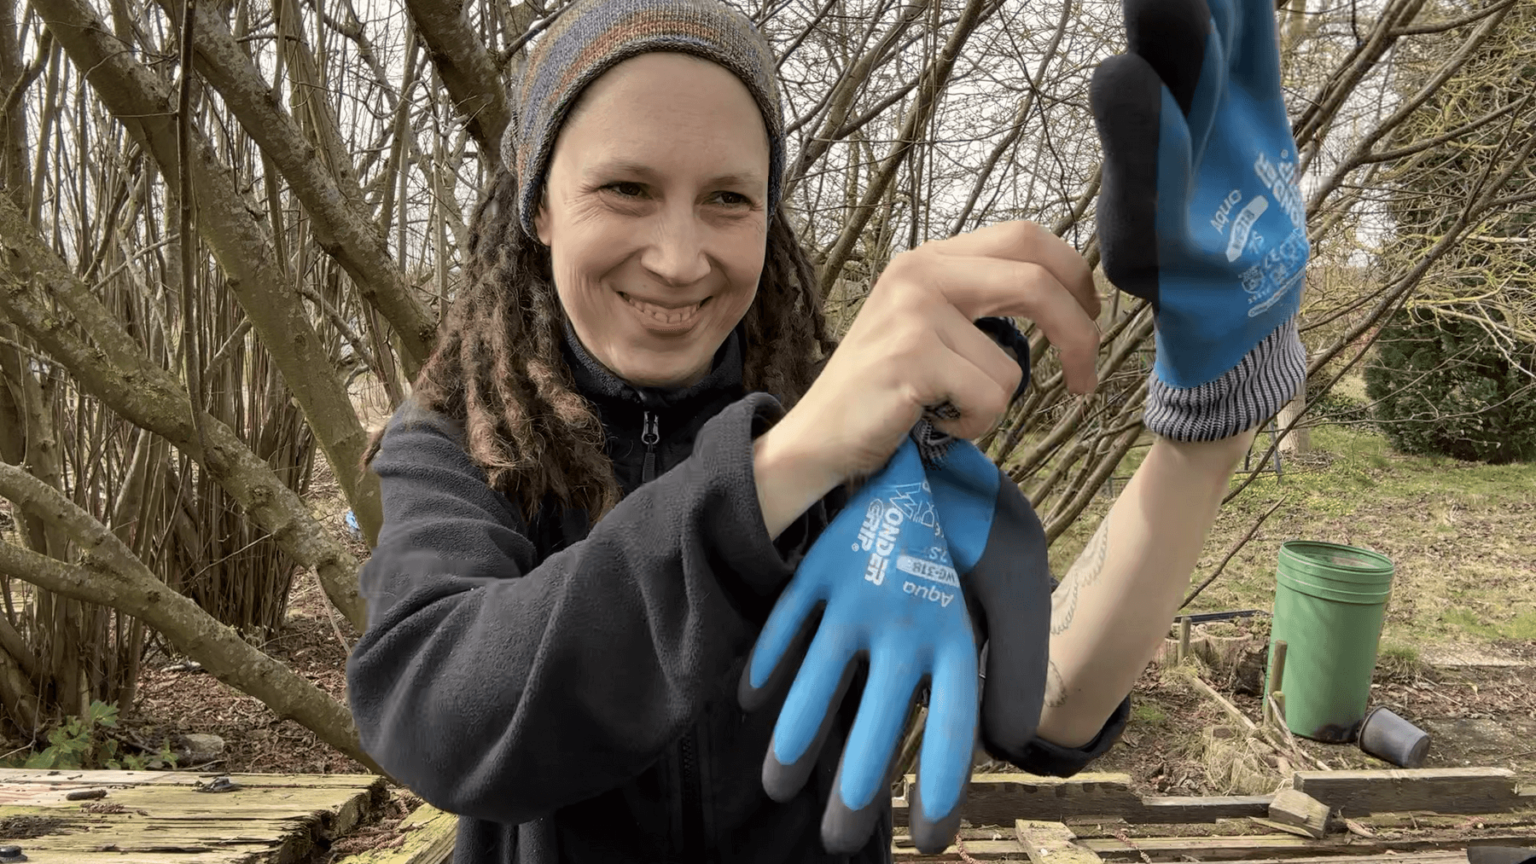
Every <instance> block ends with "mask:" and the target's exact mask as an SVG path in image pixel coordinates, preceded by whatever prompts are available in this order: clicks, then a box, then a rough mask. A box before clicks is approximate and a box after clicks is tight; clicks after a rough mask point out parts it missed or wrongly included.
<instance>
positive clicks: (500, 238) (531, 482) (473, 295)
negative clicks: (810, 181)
mask: <svg viewBox="0 0 1536 864" xmlns="http://www.w3.org/2000/svg"><path fill="white" fill-rule="evenodd" d="M517 208H518V184H517V179H516V177H515V175H514V174H513V172H512V171H511V169H509V168H506V167H503V168H500V169H499V170H498V173H497V174H496V177H495V179H494V181H493V182H492V184H491V189H490V191H489V193H488V194H487V195H486V196H485V198H484V199H483V200H482V201H481V203H480V205H479V207H478V208H477V209H476V211H475V215H474V218H473V220H472V222H471V226H470V233H469V248H468V250H467V251H468V260H467V262H466V265H465V287H464V289H463V293H462V294H461V295H460V296H459V297H458V298H456V300H455V301H454V303H453V307H452V309H451V310H450V311H449V313H448V315H447V317H446V319H445V320H444V322H443V324H442V325H441V326H440V328H439V331H438V338H437V344H436V346H435V347H434V348H433V350H432V354H431V356H430V357H429V358H428V359H427V362H426V364H425V365H424V366H423V367H422V369H421V371H420V373H419V374H418V375H417V377H416V381H415V384H414V388H413V394H412V399H413V400H415V401H416V403H417V404H418V405H420V406H421V407H423V408H427V409H431V410H434V411H437V412H439V413H442V414H445V415H447V416H449V417H452V418H453V419H455V420H457V421H459V422H460V423H462V424H463V428H464V432H465V446H466V449H467V450H468V452H469V456H470V458H471V459H472V460H473V461H474V462H475V463H476V464H478V465H479V466H480V467H481V468H483V469H484V470H485V472H486V476H487V480H488V482H489V484H490V486H491V487H492V488H495V489H497V490H499V491H501V492H502V493H503V494H505V495H506V496H507V497H508V499H510V500H511V501H513V502H516V504H517V505H518V506H520V507H521V509H522V511H523V514H524V517H525V518H528V519H532V518H533V515H534V514H535V513H537V512H538V510H539V507H540V505H541V504H542V503H543V502H544V500H545V499H546V498H547V497H549V496H551V495H552V496H554V497H555V498H556V499H557V500H559V501H560V502H562V503H563V504H565V505H566V506H574V507H580V508H582V509H584V510H586V512H587V513H589V514H591V518H592V519H593V521H596V520H597V519H599V518H601V516H602V515H603V514H605V513H607V512H608V511H609V510H610V509H612V508H613V506H614V505H615V504H617V503H618V501H619V497H620V494H621V493H620V490H619V485H618V480H617V479H616V478H615V476H614V472H613V463H612V462H611V461H610V460H609V458H608V456H607V454H606V453H605V452H604V449H603V444H604V436H603V428H602V424H601V423H600V422H599V420H598V418H597V414H596V413H595V411H594V410H593V408H592V405H591V403H589V402H588V401H587V399H586V398H585V397H583V396H582V395H581V394H580V393H579V392H578V391H577V390H576V387H575V381H574V379H573V377H572V375H571V372H570V370H569V369H568V368H567V366H566V363H565V360H564V358H563V357H562V356H561V353H560V346H561V341H562V340H563V339H564V338H565V310H564V309H563V308H562V307H561V305H560V299H559V296H558V295H557V294H556V293H555V286H554V279H553V276H552V274H551V265H550V254H549V250H548V249H547V248H546V247H545V246H544V245H543V244H541V243H539V242H538V241H537V240H535V239H534V238H532V237H529V236H528V234H527V232H525V231H524V230H523V228H522V225H521V220H520V219H519V216H518V209H517ZM742 327H743V330H744V334H743V335H744V337H745V338H744V339H743V344H742V349H743V362H744V365H745V370H744V371H745V376H744V377H745V382H744V383H745V385H746V388H747V390H748V391H749V392H751V391H758V390H763V391H768V392H770V393H774V394H775V395H777V396H778V398H779V399H780V401H781V402H783V404H784V406H785V407H786V408H788V407H790V406H792V405H793V404H794V403H795V402H796V401H798V400H799V399H800V397H801V396H802V395H804V394H805V391H806V390H808V389H809V388H810V386H811V382H812V381H813V380H814V379H815V377H816V373H817V372H818V371H819V369H820V366H821V362H822V361H823V360H824V359H825V358H826V357H827V356H829V355H830V354H831V352H832V349H833V348H834V347H835V343H833V341H832V340H831V338H830V337H829V336H828V334H827V329H826V320H825V318H824V317H823V315H822V308H821V297H820V296H819V292H818V290H817V285H816V274H815V270H814V268H813V267H812V266H811V263H810V260H809V259H808V258H807V257H806V254H805V251H804V249H802V248H801V246H800V242H799V239H798V238H797V237H796V236H795V233H794V231H793V229H792V228H791V227H790V225H789V223H788V221H787V220H786V219H785V217H784V214H783V211H782V208H778V207H776V208H774V212H773V213H772V214H771V215H770V217H769V222H768V248H767V255H766V258H765V260H764V265H763V274H762V278H761V281H760V282H759V285H758V292H757V297H756V298H755V299H754V300H753V302H752V305H751V306H750V307H749V308H748V310H747V313H746V316H745V317H744V318H743V320H742ZM382 437H383V432H382V430H380V431H379V432H376V433H374V435H373V438H372V440H371V441H370V443H369V446H368V448H367V452H366V453H365V454H364V456H363V462H364V465H365V466H366V465H367V464H369V463H371V462H372V460H373V457H374V455H375V454H376V453H377V452H378V448H379V441H380V439H381V438H382Z"/></svg>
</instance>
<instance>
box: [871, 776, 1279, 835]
mask: <svg viewBox="0 0 1536 864" xmlns="http://www.w3.org/2000/svg"><path fill="white" fill-rule="evenodd" d="M915 782H916V778H915V776H913V775H908V777H907V784H908V785H910V784H912V783H915ZM1269 801H1270V796H1268V795H1234V796H1224V797H1209V798H1177V797H1165V798H1143V797H1141V796H1140V795H1137V794H1136V793H1135V792H1132V791H1131V777H1130V775H1129V774H1109V773H1104V774H1097V773H1091V772H1085V773H1082V774H1078V775H1075V776H1073V777H1067V778H1061V777H1041V776H1037V775H1034V774H1003V773H999V774H979V775H976V776H974V777H972V778H971V785H970V788H969V790H968V791H967V792H966V799H965V811H964V812H965V818H966V821H968V822H970V823H971V824H972V825H1012V824H1014V820H1016V819H1031V820H1041V821H1048V822H1059V821H1061V820H1063V819H1083V818H1089V817H1106V818H1119V819H1124V820H1126V821H1127V822H1148V823H1158V824H1165V823H1173V822H1212V821H1215V820H1217V819H1242V818H1247V817H1249V816H1265V815H1267V814H1268V813H1269ZM891 809H892V818H893V819H894V821H895V824H897V825H899V826H904V825H906V824H907V799H906V797H905V796H904V795H903V796H901V797H897V798H894V799H892V802H891Z"/></svg>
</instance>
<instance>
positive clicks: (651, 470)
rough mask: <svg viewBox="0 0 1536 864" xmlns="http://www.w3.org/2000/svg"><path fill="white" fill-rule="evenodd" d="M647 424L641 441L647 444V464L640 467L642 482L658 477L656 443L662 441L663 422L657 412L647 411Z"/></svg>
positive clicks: (641, 433)
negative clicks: (658, 419) (658, 417)
mask: <svg viewBox="0 0 1536 864" xmlns="http://www.w3.org/2000/svg"><path fill="white" fill-rule="evenodd" d="M644 423H645V425H644V428H643V429H642V430H641V432H640V443H642V444H644V445H645V466H644V467H643V468H641V469H640V482H641V483H649V482H651V481H652V480H655V479H656V444H657V443H658V442H660V441H661V424H660V422H659V421H657V419H656V415H655V413H653V412H651V411H647V412H645V421H644Z"/></svg>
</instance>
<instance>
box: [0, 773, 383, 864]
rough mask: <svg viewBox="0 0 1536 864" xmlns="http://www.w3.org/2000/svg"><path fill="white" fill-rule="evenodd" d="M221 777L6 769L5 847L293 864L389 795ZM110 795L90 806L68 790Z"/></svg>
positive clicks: (50, 863) (139, 859)
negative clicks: (216, 782) (214, 784)
mask: <svg viewBox="0 0 1536 864" xmlns="http://www.w3.org/2000/svg"><path fill="white" fill-rule="evenodd" d="M218 776H221V775H217V774H202V773H195V772H187V771H31V770H20V769H0V844H9V845H19V846H21V847H22V851H23V853H24V854H26V856H27V859H28V862H29V864H91V862H94V861H102V862H105V861H109V860H110V861H113V862H123V864H149V862H155V864H297V862H303V861H307V860H309V859H310V858H311V857H312V853H313V852H315V851H316V850H317V848H319V844H320V841H321V840H323V839H329V838H334V837H338V836H341V835H343V834H345V833H346V832H348V831H350V830H351V829H352V828H353V827H354V826H355V825H357V824H358V823H360V822H362V821H364V820H367V819H369V818H370V817H371V816H372V815H373V812H374V810H375V808H377V807H378V806H379V805H381V804H382V803H383V801H384V800H385V798H386V796H387V792H386V790H385V781H384V778H382V777H378V776H375V775H371V774H351V775H347V774H340V775H310V774H298V775H289V774H231V775H226V776H228V777H229V779H230V780H231V781H233V782H234V783H237V784H239V786H240V788H238V789H236V790H234V791H230V792H201V791H198V787H199V786H203V785H207V784H209V783H210V782H211V781H212V780H213V779H214V778H215V777H218ZM81 790H104V791H105V793H106V794H105V795H104V796H102V797H98V798H94V799H91V800H76V801H71V800H69V797H68V796H69V793H71V792H78V791H81Z"/></svg>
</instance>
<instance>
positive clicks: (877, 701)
mask: <svg viewBox="0 0 1536 864" xmlns="http://www.w3.org/2000/svg"><path fill="white" fill-rule="evenodd" d="M818 606H823V610H822V615H821V619H820V622H819V624H817V626H816V635H815V638H814V639H813V640H812V642H811V645H810V648H809V649H808V651H807V652H806V655H805V659H804V660H803V661H802V662H801V663H800V666H799V669H798V670H797V672H796V677H795V681H794V684H793V685H792V686H791V687H790V691H789V695H788V696H787V697H786V699H785V701H784V706H783V708H782V709H781V710H780V714H779V719H778V723H777V725H776V726H775V727H774V733H773V740H772V742H771V743H770V744H769V748H768V754H767V757H766V758H765V759H764V763H763V787H764V789H765V790H766V791H767V793H768V795H769V797H771V798H773V799H774V800H776V801H785V800H788V799H789V798H790V797H792V796H793V795H794V794H795V793H796V792H798V791H799V789H800V788H801V786H803V785H804V784H805V781H806V778H807V777H808V776H809V774H810V772H811V769H812V767H813V766H814V765H815V763H816V759H817V756H818V754H819V752H820V750H821V746H822V743H823V742H824V741H825V739H826V736H827V733H828V732H829V731H830V729H831V724H832V718H833V717H834V716H835V712H836V706H837V705H839V704H840V703H841V702H842V699H843V695H844V693H845V692H846V691H847V689H848V686H849V684H850V682H851V681H852V678H853V674H854V671H855V669H856V668H857V667H856V663H855V661H856V659H858V658H860V657H863V658H865V659H866V660H867V662H868V669H869V675H868V679H867V681H866V683H865V685H864V693H863V697H862V699H861V701H860V702H859V710H858V715H857V717H856V719H855V720H854V724H853V729H852V730H851V731H850V732H849V735H848V741H847V744H846V746H845V748H844V750H843V756H842V760H841V761H840V762H839V764H838V770H837V777H836V779H835V780H834V781H833V794H832V798H831V800H830V801H829V802H828V804H827V809H826V811H825V813H824V814H823V816H822V825H821V831H822V843H823V845H825V846H826V848H827V850H828V851H829V852H834V853H844V854H847V853H852V852H855V851H857V850H858V849H859V848H861V847H862V846H864V844H865V843H867V842H868V841H869V837H870V834H871V832H872V831H873V830H874V824H875V820H876V818H878V817H879V816H880V814H881V812H882V808H883V807H884V806H886V805H887V804H888V803H889V797H888V796H889V794H890V793H889V788H890V782H891V779H892V777H891V772H892V770H893V767H894V766H893V762H894V761H895V757H896V753H897V749H898V747H899V744H900V737H901V732H902V726H903V725H904V723H905V722H906V718H907V716H908V714H909V711H910V707H911V704H912V701H913V699H914V697H915V696H916V693H917V690H918V687H919V685H921V684H922V682H923V681H924V680H925V679H927V680H928V681H929V685H930V697H929V702H928V715H927V720H926V725H925V726H924V732H923V745H922V750H921V753H920V756H919V759H920V767H919V771H918V786H919V787H920V790H921V793H920V800H919V799H914V801H913V803H912V805H911V809H910V811H909V812H910V822H911V830H912V837H913V840H914V841H915V842H916V844H917V846H918V848H919V849H921V850H923V851H924V852H928V853H933V852H937V851H941V850H942V849H943V848H944V847H945V846H946V845H948V844H949V842H950V840H951V839H952V838H953V837H954V835H955V829H956V828H957V827H958V826H959V821H960V804H961V802H962V800H963V798H964V795H965V784H966V780H967V779H968V778H969V776H970V769H971V763H972V754H973V752H974V747H975V740H976V714H977V689H978V681H977V661H976V640H975V637H974V636H973V634H972V631H971V623H970V616H969V614H967V611H966V602H965V599H964V597H963V596H962V594H961V590H960V580H959V577H958V574H957V573H956V572H955V568H954V565H953V562H952V561H951V559H950V554H949V548H948V545H947V544H946V543H945V541H944V537H943V536H942V533H941V531H940V529H939V522H938V515H937V511H936V509H935V507H934V501H933V497H932V494H931V492H930V489H929V485H928V482H927V479H926V477H925V476H924V473H923V464H922V461H921V460H920V458H919V455H918V450H917V444H916V443H915V442H914V441H913V439H912V438H911V437H910V436H909V437H907V438H905V439H903V441H902V445H901V446H900V447H899V448H898V449H897V450H896V453H895V455H893V456H892V457H891V460H890V462H889V463H887V465H886V467H885V468H884V469H882V470H881V471H880V473H879V474H877V475H875V476H874V477H873V478H871V479H870V480H869V481H868V482H867V483H865V485H864V486H863V487H862V488H860V489H859V490H858V491H857V492H856V493H855V494H854V495H852V496H851V497H850V499H849V501H848V503H847V505H846V506H845V507H844V508H843V510H842V511H841V512H840V513H839V514H838V515H837V517H836V518H834V519H833V520H832V523H831V524H830V525H829V526H827V528H826V530H825V531H824V532H823V533H822V535H821V536H820V537H819V538H817V541H816V543H815V544H813V545H812V547H811V549H810V551H809V552H808V553H806V556H805V558H804V559H803V560H802V561H801V563H800V566H799V567H798V568H797V569H796V571H795V575H794V577H793V578H792V579H791V580H790V582H789V584H788V586H786V587H785V589H784V592H783V593H782V594H781V595H780V596H779V600H778V603H777V604H776V605H775V606H774V609H773V612H772V613H771V614H770V615H769V616H768V621H767V623H766V624H765V625H764V626H763V630H762V633H761V634H760V635H759V636H758V640H757V644H756V645H755V646H754V647H753V649H752V655H751V657H750V658H749V660H748V663H747V668H746V671H745V673H744V675H743V678H742V683H741V694H740V695H741V702H742V705H743V706H744V707H746V708H747V709H748V710H751V709H753V708H755V707H757V706H759V705H761V704H762V703H763V702H764V701H766V698H767V689H766V688H768V687H769V682H770V679H771V677H772V674H773V672H774V669H775V667H776V666H778V665H779V664H780V663H781V662H782V661H783V660H784V659H785V656H786V654H787V653H788V651H789V649H790V646H791V643H792V642H794V641H795V640H796V638H797V637H798V636H799V635H800V634H801V631H802V630H803V629H804V628H805V627H806V626H807V624H808V622H809V621H810V619H811V617H812V615H813V613H814V612H815V611H816V608H817V607H818Z"/></svg>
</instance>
